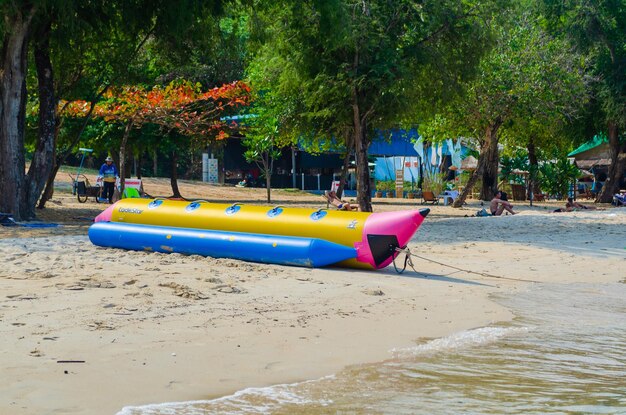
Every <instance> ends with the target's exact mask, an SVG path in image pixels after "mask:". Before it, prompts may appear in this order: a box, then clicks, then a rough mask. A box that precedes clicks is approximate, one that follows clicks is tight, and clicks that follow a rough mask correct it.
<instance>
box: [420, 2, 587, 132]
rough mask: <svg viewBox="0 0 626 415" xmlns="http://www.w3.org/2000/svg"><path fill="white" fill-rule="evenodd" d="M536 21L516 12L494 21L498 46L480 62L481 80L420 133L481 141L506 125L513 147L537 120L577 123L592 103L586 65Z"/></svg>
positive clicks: (470, 83) (468, 85)
mask: <svg viewBox="0 0 626 415" xmlns="http://www.w3.org/2000/svg"><path fill="white" fill-rule="evenodd" d="M536 20H537V19H536V18H535V17H533V16H532V15H530V14H529V13H524V12H522V11H521V10H519V9H515V7H513V6H511V10H510V11H509V12H508V13H504V14H502V15H501V16H499V17H498V20H494V21H492V30H493V31H494V32H495V34H496V43H495V46H494V48H493V49H492V50H491V52H490V53H489V54H488V55H486V56H485V57H484V58H483V59H482V60H481V62H480V64H479V66H478V75H477V77H476V78H475V79H473V80H471V81H470V82H467V83H466V84H465V85H464V94H463V96H461V98H460V99H458V100H450V101H448V102H447V105H446V106H445V107H444V108H443V110H442V111H439V112H438V113H437V114H436V115H435V116H434V117H432V118H431V119H429V120H428V121H427V122H426V123H423V124H422V125H421V126H420V127H421V128H420V133H421V134H422V135H424V136H425V137H427V138H428V139H432V140H440V139H443V138H447V137H450V136H453V137H455V136H465V137H474V138H477V139H478V140H479V141H481V140H482V139H483V137H484V136H485V131H486V130H487V129H488V128H490V127H491V126H493V125H499V124H501V125H502V128H504V129H513V130H514V131H516V132H517V134H515V135H513V134H512V135H511V136H512V140H511V141H513V140H514V139H515V138H516V137H519V136H520V134H519V132H520V131H526V130H528V128H529V127H530V124H531V121H532V120H534V121H535V125H554V124H558V123H562V122H563V120H564V119H567V118H571V117H573V116H574V114H575V113H576V111H577V110H578V108H579V107H580V105H581V104H582V103H584V102H585V101H586V99H587V98H586V97H587V95H586V93H585V83H584V80H583V77H582V69H583V67H582V66H581V60H580V59H579V57H578V56H577V55H576V54H574V53H572V51H571V48H568V46H567V44H566V43H565V42H563V41H562V40H559V39H556V38H553V37H550V36H549V35H548V34H546V33H545V32H544V31H543V30H541V28H540V27H539V25H538V24H537V21H536ZM519 126H521V127H522V128H516V127H519ZM544 130H547V129H544Z"/></svg>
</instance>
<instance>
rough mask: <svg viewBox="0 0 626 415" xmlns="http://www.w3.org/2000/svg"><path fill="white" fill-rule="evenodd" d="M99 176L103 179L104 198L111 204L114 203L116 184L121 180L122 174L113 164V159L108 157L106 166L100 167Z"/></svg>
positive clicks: (105, 161)
mask: <svg viewBox="0 0 626 415" xmlns="http://www.w3.org/2000/svg"><path fill="white" fill-rule="evenodd" d="M99 174H100V176H101V177H102V185H103V189H102V197H103V198H105V199H107V200H108V201H109V203H113V193H114V191H115V182H116V181H117V179H118V178H119V176H120V174H119V172H118V171H117V167H115V164H113V159H112V158H111V157H107V158H106V159H105V160H104V164H103V165H102V167H100V172H99Z"/></svg>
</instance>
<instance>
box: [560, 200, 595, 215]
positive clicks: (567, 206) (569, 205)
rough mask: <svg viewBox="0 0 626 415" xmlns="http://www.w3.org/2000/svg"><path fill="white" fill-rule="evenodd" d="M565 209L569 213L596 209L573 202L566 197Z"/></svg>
mask: <svg viewBox="0 0 626 415" xmlns="http://www.w3.org/2000/svg"><path fill="white" fill-rule="evenodd" d="M565 209H566V211H568V212H571V211H572V210H586V209H589V210H595V209H596V207H595V206H586V205H583V204H581V203H578V202H577V201H575V200H574V199H573V198H571V197H568V198H567V203H565Z"/></svg>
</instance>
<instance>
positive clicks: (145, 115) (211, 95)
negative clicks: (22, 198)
mask: <svg viewBox="0 0 626 415" xmlns="http://www.w3.org/2000/svg"><path fill="white" fill-rule="evenodd" d="M249 92H250V89H249V87H248V86H247V85H246V84H245V83H243V82H233V83H231V84H228V85H223V86H221V87H216V88H212V89H210V90H208V91H204V92H203V91H202V90H201V89H200V85H199V84H191V83H189V82H185V81H177V82H171V83H170V84H169V85H167V86H166V87H160V86H155V87H153V88H152V89H149V90H148V89H145V88H143V87H138V86H126V87H123V88H119V89H117V88H113V89H111V90H109V91H108V92H107V93H106V94H104V95H103V101H101V102H99V103H98V104H97V105H96V106H95V108H94V109H93V113H94V116H95V117H99V118H102V119H104V120H105V121H107V122H112V123H118V124H121V125H122V126H123V128H124V133H123V135H122V138H121V140H120V144H119V148H120V151H119V168H120V171H121V172H123V171H124V170H125V159H126V152H127V146H128V139H129V137H130V134H131V131H132V130H133V128H138V129H139V128H142V127H143V126H144V125H146V124H153V125H157V126H159V127H160V128H161V130H162V132H163V134H164V135H165V136H167V137H169V138H170V139H174V138H175V137H188V138H191V139H195V140H197V141H198V143H201V144H202V145H204V146H206V144H207V143H209V142H211V141H215V140H223V139H224V138H226V137H227V136H228V131H229V130H230V128H231V127H232V125H230V124H229V123H227V122H226V121H223V120H222V118H223V117H224V116H225V115H229V114H232V113H233V112H234V111H236V110H238V109H239V108H241V107H242V106H246V105H248V103H249V100H250V95H249ZM62 105H64V106H65V108H66V111H67V113H68V114H71V115H73V116H83V115H84V113H85V112H87V111H91V105H90V104H89V103H87V102H85V101H74V102H72V103H71V104H70V105H65V104H64V103H62ZM170 141H171V140H170ZM170 150H171V154H172V163H173V167H172V175H171V179H172V191H173V193H174V197H181V195H180V192H179V191H178V185H177V175H176V159H177V154H176V146H171V145H170ZM123 183H124V180H123V177H122V190H123Z"/></svg>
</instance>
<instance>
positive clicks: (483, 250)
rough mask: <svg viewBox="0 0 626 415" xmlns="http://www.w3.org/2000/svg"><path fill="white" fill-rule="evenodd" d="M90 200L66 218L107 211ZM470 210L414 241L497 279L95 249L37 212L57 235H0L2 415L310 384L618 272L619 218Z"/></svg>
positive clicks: (74, 229)
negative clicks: (501, 298)
mask: <svg viewBox="0 0 626 415" xmlns="http://www.w3.org/2000/svg"><path fill="white" fill-rule="evenodd" d="M225 191H228V190H225ZM261 191H263V190H262V189H261ZM277 199H278V198H277ZM59 200H60V201H61V203H60V206H66V207H67V206H68V205H70V204H71V202H70V201H69V200H66V199H63V198H61V199H59ZM230 200H232V198H230ZM316 201H317V200H316V199H311V200H307V201H304V202H298V201H296V202H294V203H305V204H307V203H315V202H316ZM259 203H262V200H261V201H259ZM317 204H318V205H320V204H321V202H317ZM86 205H87V206H84V205H82V206H78V207H77V209H92V210H95V211H97V212H99V211H100V210H101V209H102V208H103V207H104V205H101V206H98V205H96V204H95V203H94V204H92V205H93V206H90V205H89V203H88V204H86ZM413 206H414V207H418V208H419V207H421V205H419V203H418V202H416V203H414V204H413ZM474 207H475V206H473V205H470V206H469V207H468V208H466V209H465V210H454V211H451V212H450V214H448V212H447V210H451V209H452V208H451V207H447V206H435V207H433V209H432V210H433V213H434V215H432V216H430V215H429V217H428V218H427V220H426V221H425V222H424V224H423V225H422V227H421V228H420V229H419V230H418V232H417V234H416V236H415V238H414V239H413V241H412V242H411V243H410V244H409V248H410V249H411V251H412V252H414V253H415V254H417V255H420V256H421V257H423V258H428V259H429V260H432V261H437V262H439V263H443V264H450V265H454V266H456V267H458V268H462V269H465V270H471V271H474V272H476V273H485V274H490V275H495V276H502V277H503V278H500V279H498V278H490V277H485V276H480V275H477V274H468V273H465V272H461V271H457V270H455V269H452V268H447V267H443V266H441V265H439V264H437V263H435V262H430V261H427V260H423V259H420V258H414V259H413V263H414V265H415V267H416V269H417V270H418V271H420V272H422V273H424V274H425V275H424V274H416V273H414V272H413V270H411V269H410V268H409V269H407V271H405V273H404V274H396V272H395V271H394V270H393V266H390V267H387V268H386V269H384V270H380V271H360V270H348V269H339V268H321V269H308V268H294V267H286V266H277V265H265V264H254V263H246V262H241V261H235V260H227V259H214V258H203V257H199V256H182V255H178V254H154V253H151V254H146V253H143V252H130V251H122V250H116V249H105V248H100V247H95V246H93V245H91V244H90V242H89V240H88V238H87V237H86V229H87V226H88V225H89V223H82V221H81V220H78V219H72V218H75V217H82V216H86V215H85V212H84V211H82V210H75V211H73V212H71V213H68V212H64V213H65V215H66V220H64V221H61V220H60V219H63V217H62V216H59V217H58V218H56V219H55V218H54V214H56V213H55V212H47V214H48V215H50V218H49V219H48V220H50V221H59V222H60V223H62V224H63V225H64V226H63V227H61V228H47V229H28V228H22V229H16V228H9V232H8V233H4V232H2V231H4V229H0V233H4V234H3V235H0V250H1V251H2V252H3V255H4V257H5V264H4V266H3V267H2V268H1V269H0V290H2V292H3V293H4V296H2V298H0V322H1V323H2V324H1V325H0V327H1V328H2V329H1V330H2V336H1V337H2V340H0V342H1V345H2V347H1V350H2V352H1V356H2V358H0V367H1V370H2V372H3V373H4V374H5V378H7V379H11V380H12V381H11V382H10V383H9V385H8V386H7V387H5V388H3V391H2V392H0V397H1V398H2V399H0V402H2V403H0V411H1V412H3V413H4V412H6V413H14V414H36V413H103V414H111V413H117V411H120V410H122V408H123V407H126V406H139V405H144V404H153V403H160V402H179V401H188V400H189V401H190V400H198V399H200V400H203V399H212V398H217V397H222V396H225V395H228V394H232V393H235V392H236V391H239V390H242V389H245V388H248V387H263V386H271V385H275V384H284V383H292V382H296V381H304V380H310V379H317V378H320V377H323V376H328V375H330V374H332V373H336V372H338V371H340V370H341V369H343V368H345V367H346V366H350V365H355V364H357V365H358V364H363V363H369V362H378V361H383V360H385V359H387V358H389V357H390V354H391V351H392V350H393V349H398V348H403V347H410V346H413V345H415V344H416V343H415V342H416V340H418V339H420V338H438V337H443V336H446V335H448V334H452V333H456V332H459V331H462V330H467V329H472V328H477V327H484V326H488V325H490V324H493V323H496V322H500V321H506V320H509V319H511V318H512V317H513V315H512V314H511V312H510V311H509V310H506V309H505V308H504V307H502V306H499V305H498V304H496V303H495V302H494V301H492V300H491V299H490V298H489V295H491V294H492V293H503V292H506V293H514V292H515V291H516V290H523V289H524V287H525V286H526V285H527V284H532V282H526V281H521V280H532V281H541V282H556V283H570V282H585V281H593V282H602V281H607V282H608V281H619V280H620V278H622V277H621V275H620V273H619V269H620V268H619V267H620V266H623V265H622V263H623V260H624V248H626V247H624V246H620V244H622V245H623V244H624V240H626V231H624V229H626V227H625V226H624V225H626V210H620V209H610V210H607V211H589V212H574V213H563V214H547V213H544V212H542V211H540V210H532V209H527V210H523V211H522V213H521V214H520V215H516V216H505V217H501V218H479V217H464V215H465V214H468V215H469V214H471V213H472V212H474V213H475V210H478V209H474ZM98 208H100V209H98ZM377 208H380V209H386V208H389V209H396V210H397V209H406V208H407V206H406V205H405V204H404V203H403V204H396V205H394V204H393V203H389V204H388V205H380V206H379V205H376V206H375V211H376V209H377ZM66 210H67V209H66ZM57 213H58V212H57ZM507 278H510V279H507ZM515 280H520V281H515ZM59 361H75V362H77V363H58V362H59ZM83 361H84V363H82V362H83ZM79 362H80V363H79ZM66 371H67V373H65V372H66Z"/></svg>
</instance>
